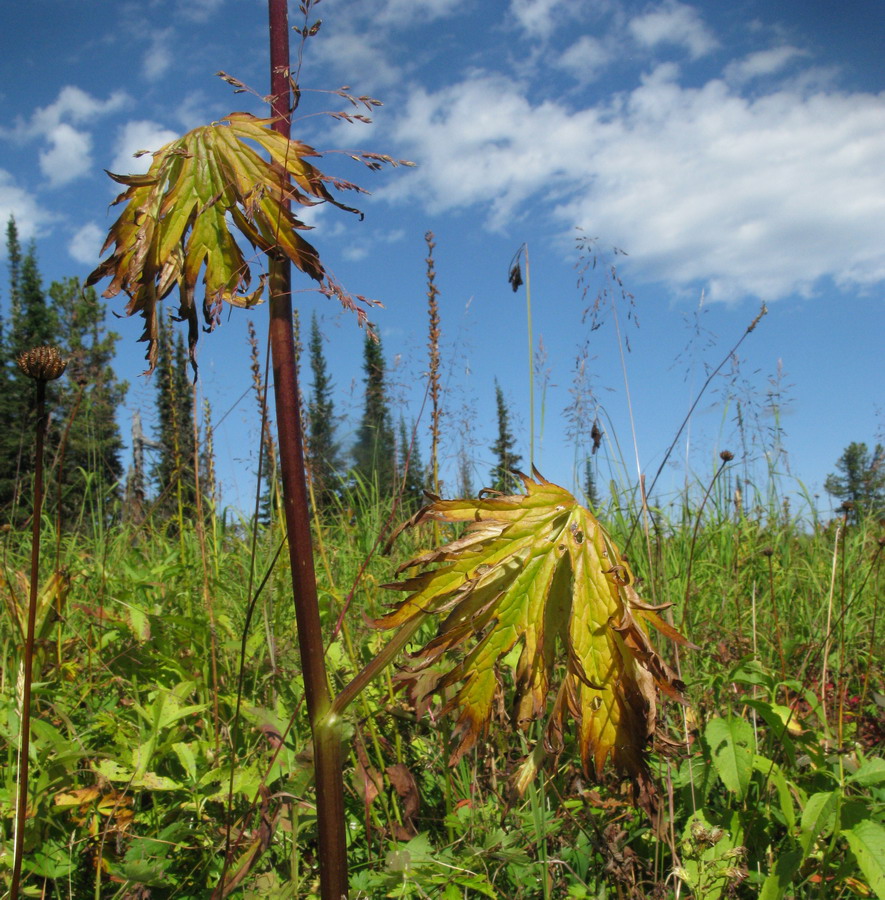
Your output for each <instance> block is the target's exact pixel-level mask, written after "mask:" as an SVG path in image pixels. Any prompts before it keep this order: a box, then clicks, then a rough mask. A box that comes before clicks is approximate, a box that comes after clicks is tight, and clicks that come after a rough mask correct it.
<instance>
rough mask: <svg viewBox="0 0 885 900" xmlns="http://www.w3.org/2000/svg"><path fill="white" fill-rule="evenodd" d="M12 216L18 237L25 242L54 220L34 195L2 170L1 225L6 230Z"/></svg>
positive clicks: (1, 244) (0, 244)
mask: <svg viewBox="0 0 885 900" xmlns="http://www.w3.org/2000/svg"><path fill="white" fill-rule="evenodd" d="M10 216H14V217H15V224H16V226H17V228H18V236H19V239H20V240H21V241H23V242H24V241H29V240H30V239H31V238H32V237H35V236H36V235H38V234H39V233H40V230H41V227H42V226H43V225H45V224H47V223H49V222H50V221H51V220H52V218H53V217H52V215H51V214H50V213H49V212H47V211H46V210H45V209H43V208H42V207H41V206H40V204H39V203H37V201H36V199H35V198H34V197H33V195H31V194H29V193H28V192H27V191H26V190H24V189H23V188H20V187H19V186H18V185H17V184H16V183H15V179H14V178H13V177H12V175H10V174H9V172H7V171H6V170H5V169H0V225H2V226H3V227H4V228H5V227H6V223H7V222H8V221H9V217H10ZM5 253H6V242H5V241H0V254H5Z"/></svg>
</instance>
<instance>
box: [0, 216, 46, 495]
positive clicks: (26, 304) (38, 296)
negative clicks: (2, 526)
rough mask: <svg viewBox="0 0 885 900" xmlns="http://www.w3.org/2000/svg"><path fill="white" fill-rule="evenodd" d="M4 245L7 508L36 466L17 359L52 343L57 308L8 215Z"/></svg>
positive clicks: (0, 442)
mask: <svg viewBox="0 0 885 900" xmlns="http://www.w3.org/2000/svg"><path fill="white" fill-rule="evenodd" d="M6 246H7V258H8V261H9V296H10V317H9V322H8V323H7V324H6V327H5V329H4V336H3V338H4V339H3V353H2V364H3V367H4V378H3V380H4V384H3V385H2V386H3V395H2V398H0V424H2V427H0V508H3V509H6V510H7V511H9V510H10V509H11V508H13V507H15V506H16V505H17V502H18V498H19V496H20V492H21V491H22V490H24V489H25V486H26V485H27V484H28V481H29V479H30V475H31V473H32V472H33V470H34V460H33V456H32V454H31V452H30V451H29V448H30V442H29V441H25V440H23V436H24V435H29V434H31V433H32V432H33V427H34V417H35V415H36V410H35V402H36V398H35V394H34V386H33V382H32V381H31V380H30V379H29V378H27V377H26V376H25V375H23V374H22V373H21V371H20V370H19V368H18V366H17V365H16V363H15V360H16V359H17V357H18V356H19V355H20V354H21V353H24V352H25V351H26V350H30V349H32V348H33V347H39V346H43V345H46V344H54V343H56V339H57V330H58V319H57V316H56V314H55V310H54V309H53V308H52V307H51V306H50V305H49V304H48V303H47V302H46V295H45V293H44V291H43V281H42V278H41V276H40V270H39V267H38V265H37V254H36V250H35V248H34V245H33V243H32V244H31V246H30V247H29V249H28V252H27V254H26V255H25V256H24V257H22V255H21V246H20V244H19V239H18V229H17V227H16V224H15V220H14V219H12V218H10V220H9V222H8V224H7V228H6ZM58 392H59V387H58V384H57V383H55V382H53V383H51V384H50V385H47V391H46V408H47V409H49V410H53V411H55V415H54V416H53V419H52V420H51V422H50V428H49V432H48V434H47V450H48V451H49V453H50V454H51V452H52V448H53V446H54V444H53V442H54V441H56V438H57V435H56V428H55V427H54V426H55V425H56V424H57V420H58V415H57V403H58ZM55 446H57V444H55Z"/></svg>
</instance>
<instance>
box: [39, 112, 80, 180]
mask: <svg viewBox="0 0 885 900" xmlns="http://www.w3.org/2000/svg"><path fill="white" fill-rule="evenodd" d="M45 137H46V139H47V140H48V141H49V147H48V148H47V149H46V150H41V151H40V171H41V172H42V173H43V174H44V175H45V176H46V177H47V178H48V179H49V184H50V186H51V187H58V186H59V185H62V184H68V183H69V182H71V181H74V180H76V179H77V178H79V177H80V176H81V175H85V174H87V173H88V172H89V170H90V169H91V168H92V138H91V137H90V136H89V134H88V133H87V132H85V131H77V129H76V128H73V127H72V126H70V125H68V124H66V123H65V122H61V123H59V124H58V125H56V126H54V127H53V128H52V130H51V131H49V132H48V133H47V134H46V135H45Z"/></svg>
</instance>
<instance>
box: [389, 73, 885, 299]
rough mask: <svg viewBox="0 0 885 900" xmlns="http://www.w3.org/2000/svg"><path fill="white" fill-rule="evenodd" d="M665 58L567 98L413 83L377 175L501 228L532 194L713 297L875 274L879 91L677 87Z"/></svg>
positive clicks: (492, 86)
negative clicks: (635, 82) (391, 154)
mask: <svg viewBox="0 0 885 900" xmlns="http://www.w3.org/2000/svg"><path fill="white" fill-rule="evenodd" d="M678 72H679V70H678V68H677V67H676V66H675V65H673V64H666V65H662V66H659V67H658V68H657V69H655V70H654V71H653V72H652V73H650V74H649V75H647V76H646V77H645V78H644V79H643V80H642V82H641V84H640V85H639V86H638V87H636V88H635V89H634V90H632V91H631V92H629V93H626V94H624V95H619V96H618V97H617V98H616V99H614V100H612V101H609V102H607V103H605V104H599V105H597V106H589V107H586V108H584V109H576V110H575V109H570V108H567V107H566V106H565V105H564V104H561V103H557V102H549V101H548V102H540V103H538V102H533V101H532V99H531V97H530V95H529V94H528V93H527V92H526V91H525V90H524V88H523V87H522V86H521V85H519V84H517V83H516V82H513V81H507V80H506V79H504V78H501V77H498V76H494V77H493V76H488V75H480V76H474V77H472V78H468V79H466V80H464V81H461V82H459V83H458V84H455V85H452V86H451V87H448V88H446V89H444V90H440V91H437V92H433V93H431V92H427V91H425V90H422V89H415V90H413V92H412V94H411V96H410V98H409V101H408V104H407V106H406V108H405V112H404V114H403V115H402V116H401V117H400V118H399V120H398V122H397V125H396V127H395V132H394V133H395V138H396V140H397V141H398V142H399V143H400V146H399V148H398V151H397V152H401V153H403V154H404V155H408V156H409V157H410V158H412V159H415V160H416V161H417V162H418V163H419V168H418V169H417V170H415V171H414V172H412V173H409V174H407V175H404V176H400V178H399V179H398V180H397V182H396V183H395V184H394V185H393V186H392V187H391V188H388V189H387V190H386V196H388V197H389V198H390V199H391V200H408V201H409V202H414V200H415V199H416V198H423V199H424V201H425V203H426V204H427V205H428V206H429V207H430V209H431V210H432V211H434V212H441V211H445V210H453V209H466V208H469V207H474V206H478V207H481V208H484V209H485V216H486V222H487V225H488V227H489V228H492V229H499V230H504V229H506V228H507V227H509V225H510V223H511V222H512V221H513V220H514V219H515V218H518V217H519V216H521V215H524V214H526V212H527V211H528V210H529V209H534V207H533V204H540V205H541V206H542V207H543V208H546V211H547V215H548V216H549V217H550V218H552V219H553V220H554V221H560V222H561V223H562V224H563V226H567V227H568V228H571V227H573V226H575V225H581V226H584V227H586V228H587V229H588V230H590V231H591V232H592V233H593V234H598V235H600V236H601V237H602V239H603V240H605V241H610V242H611V243H614V244H617V245H619V246H622V247H624V248H625V249H627V250H629V251H630V254H631V261H632V265H634V266H635V267H636V270H637V271H638V272H639V273H641V275H642V276H644V277H645V278H648V279H650V280H662V281H665V282H667V283H669V285H670V286H671V288H673V289H674V290H677V291H678V290H682V289H687V288H694V287H697V286H698V285H702V286H704V287H706V289H707V296H708V298H709V299H711V300H732V299H735V298H738V297H741V296H745V295H755V296H757V297H762V298H764V299H767V300H775V299H777V298H779V297H784V296H786V295H789V294H791V293H794V292H799V293H803V294H810V293H813V292H814V290H815V285H816V283H817V282H818V280H819V279H824V278H830V279H833V280H834V281H836V282H837V283H839V284H841V285H855V286H860V287H862V286H864V285H871V284H873V283H875V282H877V281H879V280H881V279H883V278H885V248H883V246H882V243H881V235H882V234H883V233H885V190H883V175H882V173H883V172H885V95H873V94H864V93H844V92H843V93H839V92H836V91H833V90H827V91H818V92H815V91H807V90H800V89H798V88H796V87H792V88H786V87H782V88H781V89H780V90H772V91H770V92H769V93H766V94H763V95H761V96H754V97H752V98H751V97H748V96H742V95H741V93H740V92H739V90H738V89H736V88H735V87H734V86H733V85H729V84H727V83H726V82H725V81H723V80H721V79H713V80H710V81H708V82H707V83H706V84H703V85H702V86H700V87H686V86H684V85H683V84H681V83H680V81H679V74H678Z"/></svg>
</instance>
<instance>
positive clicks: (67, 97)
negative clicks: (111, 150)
mask: <svg viewBox="0 0 885 900" xmlns="http://www.w3.org/2000/svg"><path fill="white" fill-rule="evenodd" d="M128 101H129V97H128V95H127V94H126V93H125V91H114V92H113V93H112V94H111V95H110V97H108V99H107V100H98V99H96V98H95V97H93V96H91V95H90V94H87V93H86V91H83V90H81V89H80V88H78V87H75V86H74V85H70V84H69V85H67V86H65V87H63V88H62V89H61V91H59V94H58V97H57V98H56V99H55V102H53V103H50V104H49V105H48V106H44V107H41V108H40V109H38V110H37V111H36V112H35V113H34V115H33V116H32V117H31V121H30V122H29V123H28V124H26V125H21V124H20V125H19V128H20V129H21V130H22V132H23V134H24V135H25V136H27V137H38V136H42V135H45V134H48V133H49V132H51V131H52V130H53V129H54V128H56V127H57V126H58V125H59V124H60V123H61V122H63V121H68V122H73V123H74V124H76V125H89V124H91V123H92V120H94V119H97V118H99V117H100V116H106V115H108V114H110V113H113V112H117V111H118V110H120V109H122V108H123V107H124V106H125V105H126V104H127V103H128Z"/></svg>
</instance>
